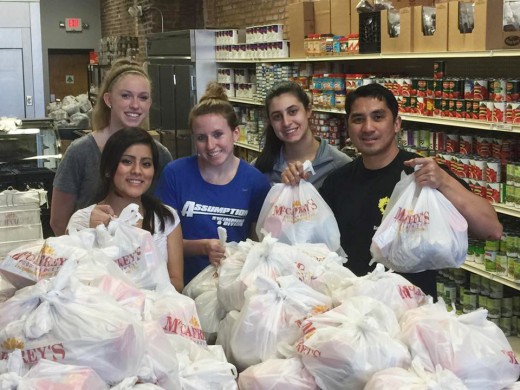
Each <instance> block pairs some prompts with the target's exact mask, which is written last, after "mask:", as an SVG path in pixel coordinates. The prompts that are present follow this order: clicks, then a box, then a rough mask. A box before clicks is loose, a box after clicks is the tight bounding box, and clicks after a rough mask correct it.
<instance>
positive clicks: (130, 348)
mask: <svg viewBox="0 0 520 390" xmlns="http://www.w3.org/2000/svg"><path fill="white" fill-rule="evenodd" d="M76 266H77V263H76V261H75V260H74V259H69V260H68V261H67V262H65V264H64V265H63V267H62V268H61V269H60V271H59V273H58V275H57V276H56V277H55V278H52V279H50V280H46V279H45V280H41V281H40V282H38V283H37V284H36V285H34V286H30V287H26V288H25V289H23V290H20V291H19V292H18V294H16V295H15V296H14V297H12V298H11V299H9V300H8V301H6V302H4V303H1V304H0V356H3V355H4V354H6V353H9V352H10V351H11V350H13V349H15V348H22V354H23V356H25V358H26V363H28V364H32V365H34V364H35V363H37V361H38V360H40V359H48V360H54V361H57V362H60V363H63V364H72V365H80V366H88V367H91V368H93V369H94V370H95V371H96V372H97V373H98V375H99V376H101V377H102V378H103V380H105V381H106V382H107V383H109V384H113V383H117V382H119V381H121V380H122V379H123V378H125V377H127V376H129V375H131V374H133V373H134V372H135V370H136V368H137V366H138V364H139V363H140V360H141V358H142V355H143V351H144V347H143V332H142V326H141V323H140V322H139V321H138V318H136V317H134V316H132V314H131V313H130V312H129V311H127V310H125V309H123V308H121V307H120V306H119V305H118V304H117V303H116V302H115V300H114V299H113V298H112V297H110V296H109V295H107V294H104V293H103V292H101V291H100V290H99V289H97V288H93V287H88V286H84V285H82V284H80V283H79V282H78V281H77V280H76V279H75V278H74V277H73V274H74V273H75V271H76ZM7 314H9V315H7ZM12 318H15V320H12ZM6 320H7V321H6ZM36 351H38V353H37V352H36Z"/></svg>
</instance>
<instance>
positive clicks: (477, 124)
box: [229, 97, 520, 134]
mask: <svg viewBox="0 0 520 390" xmlns="http://www.w3.org/2000/svg"><path fill="white" fill-rule="evenodd" d="M229 101H230V102H232V103H242V104H251V105H254V106H263V104H264V103H263V102H262V101H259V100H254V99H243V98H235V97H231V98H229ZM312 110H313V111H315V112H328V113H331V114H341V115H345V110H344V109H337V108H320V107H313V108H312ZM399 115H400V116H401V118H402V119H403V120H404V121H407V122H418V123H428V124H434V125H442V126H450V127H463V128H469V129H474V130H488V131H502V132H506V133H517V134H520V126H518V125H512V124H510V123H490V122H484V121H474V120H467V119H455V118H442V117H435V116H423V115H413V114H402V113H400V114H399Z"/></svg>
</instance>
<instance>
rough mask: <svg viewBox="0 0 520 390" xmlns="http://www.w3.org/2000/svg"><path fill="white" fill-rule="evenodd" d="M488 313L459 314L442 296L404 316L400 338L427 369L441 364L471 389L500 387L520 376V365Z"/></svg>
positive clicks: (482, 311)
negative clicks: (449, 306)
mask: <svg viewBox="0 0 520 390" xmlns="http://www.w3.org/2000/svg"><path fill="white" fill-rule="evenodd" d="M486 316H487V310H484V309H478V310H475V311H473V312H471V313H468V314H463V315H460V316H457V315H456V314H455V313H454V312H448V311H447V310H446V305H445V303H444V301H443V300H442V299H439V301H438V302H437V303H435V304H430V305H424V306H421V307H419V308H417V309H412V310H409V311H407V312H406V313H405V314H404V315H403V317H402V318H401V329H402V331H401V338H402V340H403V341H404V342H405V343H406V344H407V345H408V347H409V349H410V351H411V353H412V356H413V357H416V356H418V357H419V358H420V359H421V361H422V362H423V364H424V366H425V368H426V369H427V370H429V371H434V370H435V367H436V365H437V364H438V365H440V366H441V367H443V368H446V369H448V370H450V371H452V372H453V373H454V374H455V375H457V377H459V378H460V379H462V381H463V382H464V384H465V385H466V386H467V387H468V388H470V389H472V390H473V389H474V390H499V389H502V388H504V387H506V386H509V385H511V384H513V383H514V382H515V381H516V380H517V379H518V376H519V375H520V365H519V364H518V361H517V358H516V356H515V354H514V352H513V350H512V348H511V345H510V344H509V342H508V340H507V339H506V337H505V335H504V333H503V332H502V331H501V330H500V328H499V327H498V326H497V325H495V324H494V323H493V322H491V321H488V320H487V319H486Z"/></svg>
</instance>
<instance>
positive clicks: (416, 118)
mask: <svg viewBox="0 0 520 390" xmlns="http://www.w3.org/2000/svg"><path fill="white" fill-rule="evenodd" d="M399 115H400V116H401V118H402V119H403V120H405V121H409V122H420V123H429V124H435V125H443V126H453V127H465V128H471V129H475V130H490V131H503V132H507V133H518V134H520V126H517V125H514V126H513V125H512V124H510V123H491V122H484V121H474V120H467V119H455V118H442V117H435V116H422V115H413V114H399Z"/></svg>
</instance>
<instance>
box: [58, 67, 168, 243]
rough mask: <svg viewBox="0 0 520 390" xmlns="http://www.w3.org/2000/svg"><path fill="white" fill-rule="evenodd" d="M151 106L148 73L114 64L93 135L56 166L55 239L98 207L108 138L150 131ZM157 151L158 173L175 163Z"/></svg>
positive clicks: (94, 115) (164, 151)
mask: <svg viewBox="0 0 520 390" xmlns="http://www.w3.org/2000/svg"><path fill="white" fill-rule="evenodd" d="M151 104H152V97H151V83H150V78H149V76H148V74H147V73H146V71H145V70H144V69H143V68H142V67H141V66H140V65H139V64H137V63H136V62H133V61H129V60H119V61H116V62H115V63H114V64H113V65H112V67H111V69H110V71H109V72H108V73H107V74H106V76H105V77H104V79H103V83H102V84H101V88H100V90H99V94H98V99H97V101H96V104H95V106H94V110H93V113H92V130H93V131H92V133H90V134H88V135H87V136H84V137H81V138H78V139H77V140H75V141H74V142H73V143H72V144H71V145H70V146H69V147H68V148H67V152H66V153H65V155H64V156H63V159H62V161H61V162H60V164H59V166H58V170H57V172H56V177H55V178H54V183H53V191H52V201H51V227H52V230H53V231H54V234H55V235H57V236H58V235H62V234H65V228H66V226H67V223H68V222H69V219H70V216H71V215H72V213H74V211H75V210H77V209H80V208H84V207H86V206H88V205H91V204H92V203H94V201H95V198H96V191H97V189H98V188H99V178H98V170H99V162H100V159H101V152H102V151H103V147H104V146H105V143H106V142H107V140H108V138H110V136H111V135H112V134H114V133H115V132H116V131H118V130H119V129H121V128H123V127H137V126H140V127H144V128H146V127H147V126H148V114H149V112H150V106H151ZM157 146H158V148H159V166H158V170H159V172H160V171H161V170H162V168H163V167H164V166H165V165H166V164H167V163H168V162H169V161H171V159H172V157H171V154H170V152H168V149H166V148H165V147H164V146H162V145H160V144H158V145H157Z"/></svg>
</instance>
